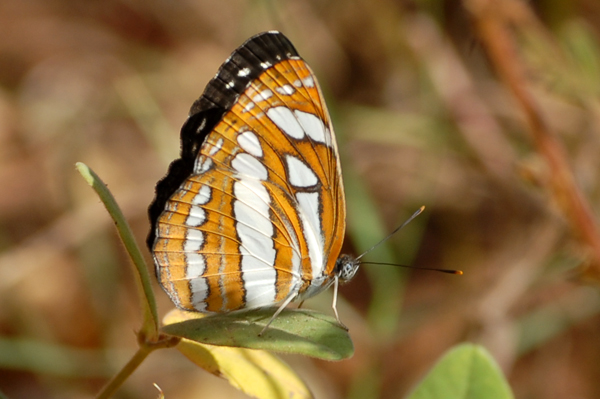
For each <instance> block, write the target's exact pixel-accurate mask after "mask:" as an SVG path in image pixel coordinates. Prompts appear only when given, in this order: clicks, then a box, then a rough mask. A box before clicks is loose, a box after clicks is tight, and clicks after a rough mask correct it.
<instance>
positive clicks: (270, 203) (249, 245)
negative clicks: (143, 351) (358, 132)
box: [149, 32, 345, 312]
mask: <svg viewBox="0 0 600 399" xmlns="http://www.w3.org/2000/svg"><path fill="white" fill-rule="evenodd" d="M186 157H187V158H188V160H187V163H188V164H189V165H188V166H187V170H188V171H189V175H187V176H186V172H185V171H181V170H182V169H186V167H183V166H180V165H183V164H184V163H185V160H186ZM178 162H179V163H178ZM178 179H179V181H177V180H178ZM167 180H171V182H168V181H167ZM167 183H170V184H169V186H170V187H172V188H171V191H172V192H170V193H169V195H164V194H163V197H162V198H163V199H162V200H161V199H160V193H159V188H157V199H156V200H155V203H156V205H154V204H153V206H152V207H154V209H156V208H160V209H161V210H162V212H161V213H160V214H159V215H157V216H156V219H155V220H154V221H153V222H154V223H153V232H152V233H151V237H149V244H150V241H152V243H153V244H152V245H153V254H154V258H155V263H156V267H157V274H158V278H159V281H160V283H161V285H162V286H163V288H164V289H165V291H166V292H167V293H168V294H169V295H170V296H171V298H172V299H173V300H174V302H175V303H176V305H177V306H178V307H180V308H184V309H190V310H200V311H212V312H221V311H229V310H236V309H242V308H252V307H259V306H267V305H272V304H275V303H278V302H281V301H283V300H285V299H286V298H288V297H290V296H292V295H293V296H302V294H303V293H305V292H310V293H311V294H312V293H315V292H316V291H318V290H319V289H320V288H321V287H326V286H327V285H328V284H329V283H330V282H331V279H332V278H333V270H334V265H335V262H336V260H337V257H338V254H339V252H340V249H341V244H342V241H343V235H344V229H345V204H344V195H343V187H342V181H341V173H340V166H339V160H338V156H337V148H336V144H335V137H334V134H333V130H332V128H331V124H330V120H329V115H328V113H327V109H326V107H325V103H324V100H323V97H322V94H321V92H320V89H319V87H318V84H317V81H316V78H315V76H314V74H313V73H312V71H311V70H310V68H309V67H308V65H306V63H305V62H304V61H303V60H302V59H300V58H299V57H298V56H297V53H296V52H295V50H294V49H293V46H292V45H291V44H290V43H289V41H287V39H286V38H285V37H284V36H283V35H282V34H280V33H277V32H268V33H264V34H261V35H258V36H256V37H254V38H252V39H250V40H249V41H248V42H246V43H245V44H244V45H242V46H241V47H240V48H238V49H237V50H236V51H235V52H234V53H233V54H232V56H231V57H230V58H229V60H228V61H226V62H225V64H223V66H222V67H221V69H220V70H219V73H218V74H217V76H216V77H215V78H214V79H213V80H212V81H211V82H210V83H209V85H208V86H207V89H206V91H205V93H204V94H203V96H202V97H201V98H200V99H199V100H198V101H197V102H196V103H195V104H194V106H193V107H192V110H191V116H190V118H189V120H188V122H187V123H186V126H184V129H183V130H182V159H181V160H179V161H176V162H175V163H174V165H172V166H171V169H170V172H169V175H167V177H166V178H165V179H164V180H163V182H161V183H159V185H158V187H160V186H161V184H162V185H163V186H167ZM157 202H161V203H157ZM152 207H151V214H152V209H153V208H152ZM153 233H154V234H155V235H156V237H155V238H154V237H152V235H153ZM311 286H312V287H311ZM309 288H310V289H309ZM307 290H308V291H307Z"/></svg>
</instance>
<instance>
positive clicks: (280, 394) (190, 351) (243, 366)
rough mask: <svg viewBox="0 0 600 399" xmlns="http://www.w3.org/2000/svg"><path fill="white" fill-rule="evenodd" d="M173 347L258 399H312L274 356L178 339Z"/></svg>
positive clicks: (295, 377) (305, 389)
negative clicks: (178, 341) (179, 340)
mask: <svg viewBox="0 0 600 399" xmlns="http://www.w3.org/2000/svg"><path fill="white" fill-rule="evenodd" d="M177 349H178V350H179V351H180V352H181V353H183V354H184V355H185V356H186V357H187V358H188V359H190V360H191V361H192V362H194V363H195V364H196V365H198V366H200V367H202V368H203V369H205V370H206V371H208V372H209V373H212V374H214V375H216V376H217V377H221V378H224V379H225V380H227V381H228V382H229V383H230V384H231V385H233V386H234V387H236V388H238V389H240V390H241V391H243V392H245V393H246V394H248V395H250V396H253V397H256V398H261V399H281V398H294V399H303V398H312V397H313V396H312V394H311V393H310V391H309V389H308V387H307V386H306V385H305V384H304V382H303V381H302V380H301V379H300V377H298V375H296V374H295V373H294V372H293V371H292V369H290V367H289V366H288V365H287V364H285V363H284V362H283V361H282V360H280V359H279V358H277V357H276V356H275V355H273V354H271V353H269V352H265V351H256V350H249V349H242V348H228V347H224V346H212V345H204V344H200V343H198V342H194V341H190V340H187V339H182V340H181V342H180V343H179V344H178V345H177Z"/></svg>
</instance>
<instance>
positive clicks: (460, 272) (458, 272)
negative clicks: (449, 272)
mask: <svg viewBox="0 0 600 399" xmlns="http://www.w3.org/2000/svg"><path fill="white" fill-rule="evenodd" d="M454 274H458V275H459V276H462V275H463V271H462V270H455V271H454Z"/></svg>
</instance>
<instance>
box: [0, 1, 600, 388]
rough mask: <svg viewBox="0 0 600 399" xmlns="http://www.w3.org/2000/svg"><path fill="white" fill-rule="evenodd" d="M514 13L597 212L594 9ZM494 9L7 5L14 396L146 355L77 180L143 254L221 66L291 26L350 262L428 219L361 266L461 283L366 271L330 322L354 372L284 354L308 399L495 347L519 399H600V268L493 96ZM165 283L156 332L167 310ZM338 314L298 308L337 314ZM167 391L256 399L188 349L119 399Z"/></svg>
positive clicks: (416, 375) (122, 262) (121, 271)
mask: <svg viewBox="0 0 600 399" xmlns="http://www.w3.org/2000/svg"><path fill="white" fill-rule="evenodd" d="M501 3H503V5H502V6H498V13H497V14H492V16H491V18H492V20H493V19H494V18H497V19H498V21H499V22H500V23H503V24H504V26H510V27H511V30H510V33H509V37H510V39H511V42H510V43H511V46H512V47H508V48H507V47H505V48H504V49H505V50H506V51H505V52H504V53H502V52H501V57H500V59H503V60H505V61H506V62H507V63H509V64H510V63H512V64H513V65H516V66H518V68H519V70H520V71H521V72H522V78H524V79H525V82H526V86H524V87H522V88H523V89H526V90H527V92H528V93H529V94H530V96H531V98H530V100H531V101H532V102H533V103H534V104H535V105H536V112H537V115H538V116H540V117H541V118H543V121H544V123H545V127H546V128H547V131H548V132H550V133H552V134H553V135H555V137H557V138H558V140H559V143H560V144H561V145H562V146H563V149H564V151H565V155H566V159H567V161H568V165H569V167H570V168H572V171H573V173H574V177H575V181H576V182H577V184H578V187H579V189H580V190H581V193H582V194H583V198H585V199H586V201H588V202H589V204H590V207H591V209H592V211H595V212H598V198H599V195H600V184H599V182H600V180H599V176H598V171H599V170H600V169H599V164H600V156H599V155H600V151H599V150H600V128H599V123H598V122H599V115H600V113H599V110H600V107H599V105H600V104H599V103H598V94H599V93H600V47H599V46H598V34H599V31H598V27H599V26H600V3H598V2H597V1H596V0H576V1H567V0H559V1H548V0H545V1H544V0H542V1H530V2H526V3H525V2H513V1H508V0H507V1H505V2H501ZM482 4H483V5H485V1H475V0H470V1H469V0H465V1H462V2H461V1H458V0H447V1H435V0H429V1H427V0H414V1H407V0H403V1H391V0H377V1H371V0H350V1H339V0H337V1H336V0H330V1H317V0H314V1H300V0H293V1H286V2H277V1H267V0H264V1H242V0H239V1H218V0H181V1H166V0H155V1H140V0H105V1H73V0H62V1H61V0H51V1H46V0H28V1H22V0H3V1H2V2H0V391H2V392H3V393H4V394H6V395H7V396H8V397H10V398H15V399H16V398H91V397H93V396H94V395H95V393H96V392H97V391H98V390H99V388H100V387H101V386H102V384H103V383H104V382H105V381H106V378H108V377H109V376H111V375H113V374H114V373H115V372H116V370H118V369H119V368H120V367H122V365H123V364H124V363H125V362H126V361H127V359H128V358H129V357H130V356H131V355H132V354H133V352H134V351H135V331H136V329H137V328H138V327H139V323H140V316H139V311H138V307H137V297H136V292H135V286H134V283H133V279H132V276H133V275H132V273H131V268H130V265H129V261H128V259H127V257H126V255H125V252H124V251H123V249H122V245H121V244H120V242H119V240H118V238H117V236H116V234H115V229H114V227H113V225H112V222H111V220H110V219H109V217H108V215H107V214H106V212H105V211H104V209H103V206H102V205H101V203H100V202H99V200H98V199H97V197H96V196H95V195H94V193H93V192H92V190H91V189H90V188H89V187H88V186H87V185H86V183H85V182H84V181H83V179H82V178H81V177H80V176H79V175H78V173H77V172H76V171H75V168H74V163H75V162H77V161H82V162H85V163H86V164H87V165H89V166H90V167H92V168H93V169H94V170H95V171H96V172H97V173H98V174H99V175H100V176H101V178H102V179H103V180H104V181H105V182H106V183H107V184H108V186H109V188H110V189H111V190H112V192H113V194H114V195H115V197H116V198H117V201H119V203H120V205H121V207H122V208H123V211H124V212H125V215H126V217H127V218H128V220H129V222H130V223H131V225H132V227H133V229H134V232H135V234H136V236H137V238H138V242H139V244H140V245H143V242H144V240H145V236H146V234H147V230H148V221H147V216H146V209H147V206H148V204H149V203H150V201H151V199H152V197H153V194H154V184H155V183H156V181H157V180H158V179H159V178H160V177H161V176H163V175H164V174H165V173H166V168H167V165H168V163H169V162H170V161H171V160H172V159H174V158H176V157H177V154H178V151H179V142H178V140H179V138H178V137H179V136H178V134H179V128H180V126H181V124H182V123H183V121H184V120H185V118H186V116H187V111H188V109H189V107H190V105H191V104H192V102H193V101H194V100H195V99H196V98H197V97H198V96H199V95H200V94H201V92H202V90H203V89H204V86H205V84H206V83H207V82H208V80H209V79H210V78H212V77H213V75H214V74H215V73H216V71H217V68H218V67H219V65H220V64H221V63H222V62H223V61H224V60H225V59H226V57H227V56H228V55H229V54H230V53H231V51H233V50H234V49H235V48H236V47H237V46H238V45H240V44H241V43H242V42H243V41H244V40H245V39H247V38H248V37H250V36H251V35H253V34H256V33H258V32H260V31H264V30H270V29H278V30H281V31H283V32H284V33H285V34H286V35H287V36H288V37H289V38H290V39H291V40H292V42H293V43H294V44H295V46H296V47H297V49H298V51H299V52H300V54H301V55H302V56H303V58H305V59H306V60H307V61H308V62H309V64H310V65H311V66H312V68H313V69H314V70H315V72H316V74H317V76H318V77H319V79H320V82H321V85H322V86H323V89H324V92H325V94H326V97H327V98H328V101H329V107H330V111H331V113H332V117H333V120H334V125H335V127H336V132H337V135H338V140H339V142H340V151H341V154H342V157H343V167H344V176H345V181H346V186H347V187H346V189H347V196H348V212H349V215H348V223H349V231H348V239H347V244H346V248H345V249H346V250H347V251H350V252H354V253H360V251H362V250H364V249H366V248H368V247H369V246H370V245H372V244H373V243H374V242H376V241H378V240H379V239H381V238H383V237H384V235H385V234H386V233H387V232H389V231H391V230H392V229H393V228H394V227H396V226H397V225H399V224H400V223H401V222H402V221H403V220H404V219H405V218H406V217H407V216H408V215H410V214H411V213H412V212H413V211H414V210H416V209H417V208H418V206H420V205H422V204H425V205H426V206H427V209H426V211H425V213H424V214H423V215H422V216H420V217H419V218H417V220H415V221H414V222H413V223H412V224H411V225H409V226H408V227H407V228H406V229H405V230H403V231H402V232H400V233H399V234H397V235H396V236H395V237H394V238H393V239H392V240H391V241H392V243H391V244H390V245H389V246H387V247H385V248H383V247H382V248H380V249H378V250H377V251H374V252H373V253H372V254H370V255H369V259H371V260H380V261H381V260H383V261H385V260H388V261H389V260H391V261H395V262H397V263H403V264H413V265H416V266H421V267H436V268H449V269H461V270H463V271H464V272H465V274H464V275H463V276H461V277H459V276H451V275H445V274H441V273H431V272H425V271H415V270H409V271H405V270H399V269H397V268H393V267H385V266H368V265H365V266H363V267H362V268H361V270H360V272H359V274H358V275H357V276H356V277H355V279H354V281H352V282H351V283H350V284H348V285H347V286H345V287H343V289H342V296H343V297H344V300H343V303H342V304H341V305H340V306H339V309H340V315H341V318H342V320H343V321H344V322H345V323H346V324H347V325H348V326H349V327H350V332H351V335H352V337H353V340H354V343H355V347H356V354H355V356H354V357H353V358H352V359H350V360H347V361H343V362H339V363H327V362H323V361H315V360H312V359H305V358H300V357H286V358H285V359H286V361H288V362H289V363H290V364H291V366H292V367H293V368H294V369H295V370H296V371H297V372H298V373H299V374H300V375H301V376H302V377H303V378H304V379H305V380H306V381H307V384H308V385H309V387H310V388H311V390H312V391H313V392H314V394H315V396H316V397H319V398H375V397H381V398H401V397H403V396H405V395H406V394H407V393H408V392H410V390H411V388H412V387H413V386H414V385H415V384H416V383H418V381H419V380H420V378H422V377H423V376H424V375H425V373H426V372H427V370H428V369H429V368H430V367H431V366H432V365H433V364H434V363H435V361H436V359H438V358H439V357H440V356H441V355H442V354H443V353H444V351H445V350H446V349H448V348H450V347H451V346H452V345H454V344H456V343H459V342H464V341H469V342H475V343H480V344H482V345H484V346H485V347H486V348H487V349H488V350H490V351H491V353H492V354H493V355H494V357H495V358H496V359H497V361H498V362H499V364H500V366H501V367H502V369H503V371H504V372H505V374H506V375H507V377H508V379H509V382H510V384H511V386H512V388H513V389H514V391H515V394H516V396H517V397H519V398H594V397H600V341H599V338H598V337H600V317H599V312H600V296H599V294H598V291H597V288H596V286H597V283H596V281H597V280H596V279H595V278H594V273H586V274H583V275H582V274H581V273H580V271H581V270H582V268H585V267H590V268H591V270H594V267H596V266H595V265H597V264H598V263H597V261H596V260H597V258H596V256H595V255H594V251H590V250H589V246H588V245H587V244H586V236H585V234H583V233H582V232H581V231H579V230H578V224H577V221H576V220H574V219H573V216H572V215H570V214H569V212H568V211H565V209H568V207H566V208H565V206H564V198H565V197H568V196H569V192H567V193H565V192H562V191H561V189H560V188H559V189H550V188H549V184H551V182H552V179H553V178H555V177H556V176H555V175H556V170H555V169H552V167H550V166H549V163H548V160H547V157H546V156H545V154H544V152H543V149H542V150H541V149H540V148H541V147H540V145H539V143H538V144H536V141H535V140H533V139H532V134H531V128H530V126H531V124H530V123H528V117H527V113H526V112H524V109H523V106H522V104H520V103H519V101H516V100H515V97H514V96H513V95H512V94H511V89H510V85H509V84H507V81H506V79H499V78H498V76H502V74H501V73H500V75H499V74H498V71H499V70H500V69H499V65H498V58H494V57H490V56H489V52H488V50H489V43H490V42H489V40H492V41H493V40H495V38H494V35H491V36H488V37H487V41H486V38H485V37H484V35H485V29H476V26H479V27H481V26H483V25H481V23H482V22H481V20H478V18H479V17H481V14H478V13H479V10H480V9H479V8H478V7H479V6H481V5H482ZM489 18H490V16H488V22H489ZM482 32H483V33H482ZM490 37H491V39H490ZM496 38H499V36H498V37H496ZM588 238H589V237H588ZM146 255H147V251H146ZM147 259H148V260H149V259H150V258H149V256H147ZM588 270H590V269H588ZM155 287H156V292H157V298H158V300H159V309H160V311H161V314H164V313H166V312H167V311H168V310H169V309H171V308H172V307H173V305H172V304H171V303H170V302H169V300H168V298H167V297H166V295H164V294H163V293H162V291H160V289H159V288H158V286H156V285H155ZM330 301H331V293H330V292H329V293H326V294H323V295H321V296H319V297H318V298H315V299H313V300H311V301H309V302H308V303H307V304H306V306H307V307H309V308H314V309H322V310H323V311H324V312H327V313H328V314H329V313H330V312H331V310H330V308H329V306H330V303H331V302H330ZM154 382H156V383H157V384H158V385H160V387H161V388H162V389H163V390H164V391H165V394H166V397H167V398H178V399H183V398H196V397H223V396H222V395H227V396H226V397H232V398H233V397H245V396H244V395H243V394H241V393H239V392H238V391H236V390H235V389H233V388H231V387H230V386H229V385H228V384H227V383H226V382H224V381H222V380H220V379H218V378H216V377H214V376H212V375H209V374H207V373H206V372H204V371H203V370H200V369H197V368H195V367H194V366H193V365H192V364H191V363H190V362H188V361H187V360H186V359H185V358H184V357H183V356H181V355H180V354H179V353H177V352H176V351H174V350H161V351H157V352H155V353H153V354H152V355H151V356H150V357H149V358H148V359H147V360H146V362H145V363H144V364H143V365H142V366H141V368H140V369H139V370H137V371H136V372H135V373H134V375H133V376H132V378H131V379H130V380H129V381H128V382H127V383H126V385H125V386H124V387H123V388H122V389H121V390H120V391H119V394H118V395H117V397H120V398H149V397H156V395H157V392H156V389H155V388H154V387H153V386H152V383H154Z"/></svg>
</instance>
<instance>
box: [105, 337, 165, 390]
mask: <svg viewBox="0 0 600 399" xmlns="http://www.w3.org/2000/svg"><path fill="white" fill-rule="evenodd" d="M154 349H155V348H151V347H149V346H146V345H142V346H140V348H139V349H138V351H137V352H136V353H135V355H133V357H132V358H131V359H130V360H129V361H128V362H127V364H126V365H125V366H124V367H123V368H122V369H121V371H119V372H118V373H117V374H116V375H115V376H114V377H113V378H111V380H110V381H108V383H107V384H106V385H105V386H104V388H102V390H101V391H100V392H99V393H98V395H97V396H96V399H107V398H110V397H111V396H112V394H114V393H115V391H116V390H117V389H119V387H120V386H121V385H123V383H124V382H125V380H127V378H129V376H130V375H131V374H132V373H133V372H134V371H135V369H137V368H138V366H139V365H140V364H141V363H142V362H143V361H144V359H146V357H147V356H148V355H149V354H150V352H152V351H153V350H154Z"/></svg>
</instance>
